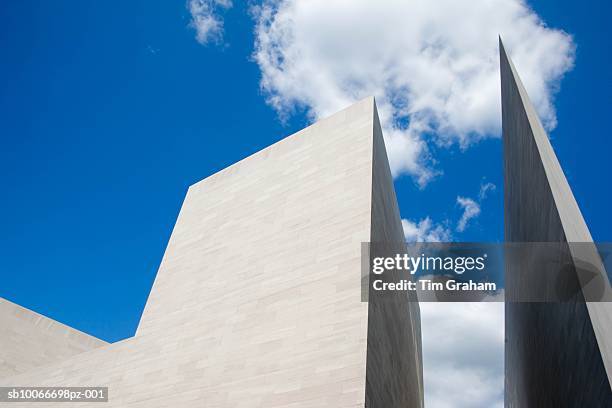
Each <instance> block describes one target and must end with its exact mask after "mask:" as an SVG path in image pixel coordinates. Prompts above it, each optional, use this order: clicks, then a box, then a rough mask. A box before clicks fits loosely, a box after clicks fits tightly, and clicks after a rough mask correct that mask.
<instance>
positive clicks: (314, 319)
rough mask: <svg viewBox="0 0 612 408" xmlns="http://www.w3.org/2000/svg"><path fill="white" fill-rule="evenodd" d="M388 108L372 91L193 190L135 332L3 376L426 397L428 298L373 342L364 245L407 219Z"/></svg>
mask: <svg viewBox="0 0 612 408" xmlns="http://www.w3.org/2000/svg"><path fill="white" fill-rule="evenodd" d="M374 118H375V107H374V100H373V98H368V99H365V100H363V101H361V102H359V103H357V104H355V105H353V106H351V107H349V108H348V109H345V110H343V111H341V112H339V113H337V114H335V115H333V116H332V117H330V118H327V119H325V120H322V121H320V122H318V123H316V124H314V125H312V126H310V127H308V128H307V129H304V130H302V131H300V132H298V133H297V134H295V135H293V136H290V137H288V138H286V139H284V140H282V141H280V142H279V143H276V144H274V145H272V146H270V147H268V148H266V149H264V150H262V151H260V152H258V153H256V154H254V155H253V156H250V157H248V158H246V159H244V160H242V161H240V162H238V163H236V164H234V165H233V166H230V167H228V168H227V169H225V170H223V171H221V172H219V173H217V174H215V175H213V176H211V177H208V178H207V179H205V180H203V181H201V182H199V183H197V184H195V185H193V186H191V187H190V188H189V191H188V193H187V197H186V199H185V202H184V204H183V207H182V209H181V212H180V215H179V218H178V221H177V223H176V226H175V228H174V231H173V233H172V236H171V239H170V242H169V244H168V248H167V250H166V253H165V255H164V258H163V261H162V264H161V266H160V269H159V272H158V275H157V278H156V280H155V283H154V286H153V289H152V292H151V295H150V297H149V300H148V302H147V305H146V308H145V311H144V314H143V317H142V320H141V323H140V326H139V328H138V331H137V334H136V336H135V337H134V338H132V339H127V340H124V341H122V342H119V343H115V344H111V345H108V346H106V347H103V348H100V349H97V350H94V351H91V352H87V353H82V354H80V355H78V356H76V357H74V358H71V359H68V360H65V361H63V362H61V363H58V364H53V365H50V366H46V367H41V368H37V369H33V370H31V371H29V372H27V373H25V374H23V375H19V376H15V377H11V378H6V379H0V385H74V386H85V385H91V386H108V387H109V403H108V404H106V405H105V406H109V407H130V408H135V407H147V408H149V407H167V406H177V407H196V406H197V407H202V406H205V407H207V408H214V407H267V408H273V407H289V406H290V407H332V406H333V407H363V406H364V402H365V401H366V398H368V401H370V404H369V405H368V406H371V407H395V406H397V407H399V406H400V405H399V403H400V402H402V403H408V405H409V406H420V403H421V401H422V385H420V384H422V381H421V380H420V377H418V378H412V377H411V376H412V375H414V376H420V353H421V351H420V327H419V322H418V320H417V318H418V305H417V304H410V305H406V309H405V310H404V311H405V316H408V317H410V319H406V318H400V319H398V320H397V321H394V322H392V323H393V327H390V326H389V325H383V326H381V327H377V328H376V330H375V331H374V333H375V340H374V341H373V344H375V345H376V348H377V350H379V351H380V353H381V354H380V355H381V357H377V355H379V354H378V353H377V354H374V355H369V354H368V351H367V347H368V346H369V345H370V340H369V339H368V337H369V333H368V327H369V326H370V327H371V323H372V316H369V315H368V304H367V303H362V302H361V296H360V295H361V293H360V290H361V285H360V283H361V282H360V278H361V270H360V267H361V243H362V242H367V241H369V240H370V237H371V236H372V234H373V232H372V231H374V230H377V231H379V230H381V231H385V230H387V229H389V230H390V232H389V235H390V236H392V237H395V236H397V235H398V234H397V232H398V231H400V230H401V224H400V221H399V216H398V215H397V204H396V202H395V196H394V193H393V191H392V189H393V186H392V183H391V179H390V173H389V169H388V163H387V162H386V158H384V156H382V153H381V150H380V149H384V147H383V142H382V135H381V134H380V129H379V128H378V129H377V131H376V132H375V131H374V126H375V125H374ZM375 145H376V146H377V147H376V148H375ZM379 172H383V173H380V174H379ZM378 180H380V183H383V184H384V186H383V187H382V192H381V194H384V201H379V197H373V196H372V194H373V192H374V194H377V191H379V187H376V186H374V187H373V183H374V184H377V183H378V182H379V181H378ZM373 202H376V203H379V204H376V205H377V206H378V205H383V206H388V207H389V208H387V209H380V210H379V209H377V210H373ZM377 208H378V207H377ZM379 213H380V214H392V217H391V218H384V219H379V217H378V215H377V214H379ZM411 319H414V320H411ZM397 335H399V336H410V337H409V339H403V338H402V339H388V338H387V337H388V336H397ZM391 352H392V353H394V354H396V355H397V356H398V359H399V360H400V363H399V365H398V363H396V361H397V360H390V359H388V356H389V355H390V353H391ZM366 360H367V361H366ZM366 363H367V367H366ZM398 367H399V368H398ZM373 370H376V372H377V373H380V375H381V379H380V380H377V381H373V382H371V384H369V387H368V388H367V391H366V371H367V372H368V373H369V372H370V371H372V372H373ZM368 378H371V377H370V376H368ZM366 392H367V393H369V394H371V395H370V396H369V397H366ZM389 394H390V395H391V397H388V395H389ZM385 398H391V400H392V401H395V402H396V403H393V404H391V405H388V404H385V401H386V400H384V399H385ZM11 406H15V407H17V406H19V405H18V404H12V405H11ZM24 406H27V405H24ZM50 406H52V405H50ZM93 406H97V405H93ZM402 406H405V405H402Z"/></svg>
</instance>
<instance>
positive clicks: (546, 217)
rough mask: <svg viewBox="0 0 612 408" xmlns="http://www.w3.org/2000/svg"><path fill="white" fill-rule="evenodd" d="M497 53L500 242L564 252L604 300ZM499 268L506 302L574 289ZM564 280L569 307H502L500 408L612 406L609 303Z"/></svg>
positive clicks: (542, 141)
mask: <svg viewBox="0 0 612 408" xmlns="http://www.w3.org/2000/svg"><path fill="white" fill-rule="evenodd" d="M499 48H500V69H501V90H502V127H503V144H504V211H505V212H504V217H505V219H504V225H505V227H504V229H505V240H506V242H509V243H521V242H532V243H535V242H537V243H541V242H545V243H559V245H561V246H565V247H567V248H568V250H567V251H566V253H567V254H568V255H567V257H568V259H567V261H568V262H570V263H572V264H573V265H577V263H578V262H580V261H581V260H585V259H587V260H588V261H589V262H590V263H591V264H593V265H595V267H596V269H597V271H598V274H599V276H598V278H600V279H603V280H605V282H606V285H605V290H606V291H607V292H608V295H609V283H608V278H607V276H606V274H605V269H604V266H603V264H602V263H601V259H600V258H599V255H598V253H597V250H596V248H595V246H594V244H593V240H592V238H591V234H590V233H589V230H588V228H587V226H586V223H585V221H584V218H583V217H582V214H581V212H580V209H579V208H578V204H577V203H576V200H575V199H574V196H573V194H572V192H571V189H570V187H569V184H568V182H567V180H566V178H565V176H564V174H563V171H562V169H561V166H560V164H559V161H558V160H557V157H556V155H555V153H554V151H553V149H552V146H551V144H550V141H549V140H548V137H547V135H546V132H545V130H544V128H543V127H542V124H541V122H540V120H539V119H538V116H537V114H536V111H535V109H534V107H533V105H532V104H531V102H530V100H529V97H528V95H527V93H526V91H525V88H524V87H523V84H522V83H521V80H520V78H519V76H518V74H517V71H516V69H515V67H514V65H513V63H512V61H511V60H510V58H509V57H508V55H507V54H506V51H505V49H504V46H503V44H502V42H501V39H500V45H499ZM577 243H579V244H577ZM506 267H507V269H506V291H507V293H506V297H507V298H513V299H517V298H519V297H520V296H518V295H519V294H517V293H512V291H515V290H517V289H516V288H519V287H521V288H522V289H523V290H525V288H529V287H537V288H539V289H542V288H544V289H545V290H552V288H553V285H559V284H560V283H562V284H572V283H574V282H542V277H543V276H545V274H542V273H538V272H541V271H537V270H535V269H532V270H530V268H527V270H525V269H524V268H523V269H522V270H519V269H520V268H517V267H516V265H512V264H511V263H507V264H506ZM567 279H574V280H576V281H577V282H576V283H578V284H583V289H582V292H579V293H578V294H577V296H576V297H575V299H574V301H572V302H550V303H544V302H514V301H511V302H507V303H506V323H505V326H506V347H505V371H506V375H505V378H506V380H505V383H506V384H505V388H506V392H505V396H506V397H505V405H506V406H507V407H513V408H514V407H519V408H525V407H604V406H606V407H607V406H612V391H611V388H610V378H611V377H610V373H611V370H612V359H611V358H612V349H611V347H612V332H611V330H612V320H611V319H612V308H611V307H610V306H611V305H612V303H609V302H591V301H585V299H587V300H588V299H590V298H589V297H587V294H586V292H585V291H587V290H589V287H588V285H585V284H584V282H582V281H581V276H580V275H577V276H576V275H573V276H572V277H571V278H567ZM519 280H520V282H519ZM530 285H531V286H530ZM523 295H524V294H521V296H523Z"/></svg>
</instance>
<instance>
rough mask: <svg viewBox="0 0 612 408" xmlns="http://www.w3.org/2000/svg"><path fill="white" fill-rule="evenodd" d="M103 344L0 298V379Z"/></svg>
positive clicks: (103, 343)
mask: <svg viewBox="0 0 612 408" xmlns="http://www.w3.org/2000/svg"><path fill="white" fill-rule="evenodd" d="M106 344H107V343H106V342H105V341H102V340H100V339H97V338H95V337H92V336H90V335H88V334H85V333H83V332H80V331H78V330H75V329H73V328H71V327H68V326H66V325H63V324H61V323H59V322H56V321H55V320H52V319H49V318H48V317H45V316H43V315H40V314H38V313H35V312H33V311H31V310H28V309H26V308H24V307H21V306H19V305H16V304H14V303H12V302H9V301H8V300H6V299H3V298H0V378H2V377H8V376H12V375H16V374H20V373H23V372H26V371H28V370H31V369H32V368H34V367H38V366H42V365H46V364H50V363H54V362H57V361H61V360H64V359H66V358H68V357H72V356H74V355H76V354H79V353H83V352H85V351H89V350H93V349H95V348H97V347H102V346H104V345H106Z"/></svg>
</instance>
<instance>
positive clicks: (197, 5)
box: [187, 0, 232, 45]
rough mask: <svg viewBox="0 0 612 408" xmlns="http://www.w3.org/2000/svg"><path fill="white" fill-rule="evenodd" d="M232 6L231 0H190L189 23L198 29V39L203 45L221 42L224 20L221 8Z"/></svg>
mask: <svg viewBox="0 0 612 408" xmlns="http://www.w3.org/2000/svg"><path fill="white" fill-rule="evenodd" d="M231 7H232V1H231V0H189V1H188V2H187V8H188V9H189V13H190V14H191V21H190V22H189V25H190V26H191V27H192V28H193V29H194V30H195V31H196V40H198V42H199V43H200V44H202V45H206V44H208V43H211V42H219V41H221V39H222V38H223V20H222V18H221V17H220V15H219V11H220V10H227V9H229V8H231Z"/></svg>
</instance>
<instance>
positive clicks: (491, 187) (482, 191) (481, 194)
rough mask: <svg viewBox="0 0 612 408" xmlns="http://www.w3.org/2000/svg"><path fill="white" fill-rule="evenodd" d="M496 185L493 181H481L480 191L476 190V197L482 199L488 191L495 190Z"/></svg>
mask: <svg viewBox="0 0 612 408" xmlns="http://www.w3.org/2000/svg"><path fill="white" fill-rule="evenodd" d="M496 188H497V187H496V186H495V184H493V183H483V184H481V185H480V191H479V192H478V199H479V200H481V201H482V200H484V199H485V198H487V195H488V194H489V192H490V191H495V189H496Z"/></svg>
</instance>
